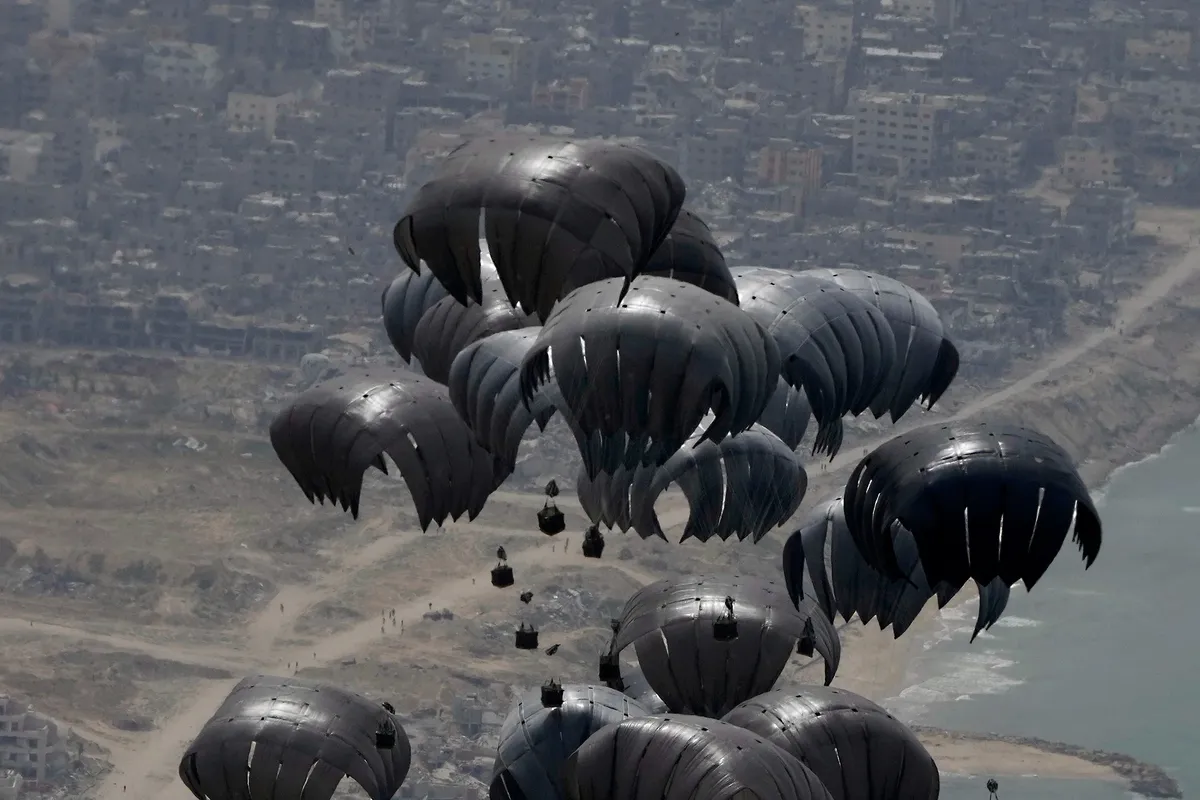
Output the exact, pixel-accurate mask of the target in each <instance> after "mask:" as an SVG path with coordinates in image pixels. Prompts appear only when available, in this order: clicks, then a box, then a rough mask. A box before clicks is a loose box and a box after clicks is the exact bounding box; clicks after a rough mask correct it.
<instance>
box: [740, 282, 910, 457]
mask: <svg viewBox="0 0 1200 800" xmlns="http://www.w3.org/2000/svg"><path fill="white" fill-rule="evenodd" d="M733 277H734V281H735V282H736V283H737V287H738V295H739V297H740V298H741V307H742V308H743V309H745V311H746V313H747V314H749V315H750V316H751V317H752V318H754V319H755V320H756V321H757V322H758V323H759V324H760V325H762V326H763V327H764V328H766V329H767V331H768V332H769V333H770V334H771V336H772V337H773V338H774V339H775V343H776V344H777V345H778V347H779V353H780V357H781V359H782V367H781V372H780V374H781V375H782V376H783V378H784V380H786V381H787V383H788V384H789V385H791V386H793V387H796V388H803V389H804V392H805V394H806V396H807V397H808V401H809V405H810V406H811V407H812V413H813V416H815V417H816V418H817V422H818V423H819V425H820V426H821V427H822V428H827V427H828V426H830V425H833V424H834V423H835V421H837V420H840V418H841V417H842V416H843V415H844V414H847V413H851V414H860V413H862V412H863V411H865V410H866V409H867V408H868V407H869V405H870V403H871V402H872V401H873V400H874V399H875V398H876V397H877V396H878V395H879V393H880V392H881V391H883V390H884V388H885V382H886V380H887V378H888V375H889V374H890V373H891V370H892V365H893V364H894V363H895V360H896V341H895V338H894V337H893V334H892V329H891V327H890V326H889V325H888V321H887V319H886V318H885V317H884V315H883V313H882V312H880V311H879V309H877V308H875V307H874V306H873V305H871V304H870V303H867V302H866V301H864V300H862V299H861V298H859V297H858V296H856V295H855V294H854V293H852V292H849V291H847V290H845V289H842V288H841V287H839V286H836V285H834V284H832V283H830V282H829V281H827V280H820V279H818V278H814V277H811V276H808V275H806V274H805V273H802V272H792V271H788V270H781V269H767V268H764V267H744V268H741V269H736V270H733ZM830 436H831V434H830V433H829V432H828V431H825V432H824V433H823V435H822V436H821V441H822V442H825V441H828V440H829V438H830Z"/></svg>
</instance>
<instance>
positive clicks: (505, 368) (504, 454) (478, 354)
mask: <svg viewBox="0 0 1200 800" xmlns="http://www.w3.org/2000/svg"><path fill="white" fill-rule="evenodd" d="M537 336H538V329H536V328H522V329H520V330H514V331H504V332H501V333H496V334H493V335H491V336H488V337H487V338H485V339H481V340H479V341H477V342H475V343H473V344H470V345H468V346H467V347H465V348H463V350H462V352H460V353H459V354H458V355H457V356H455V357H454V363H453V364H451V365H450V375H449V379H448V381H447V387H448V389H449V391H450V401H451V402H452V403H453V404H454V408H455V409H456V410H457V411H458V413H459V416H461V417H462V418H463V419H464V420H465V421H466V423H467V425H468V426H470V428H471V430H472V431H474V432H475V439H476V440H477V441H478V442H479V443H480V444H481V445H483V447H484V448H486V449H487V450H488V452H490V453H492V454H493V455H495V456H496V458H497V459H498V460H499V461H500V463H501V464H503V465H504V467H505V469H506V470H507V471H509V472H511V471H512V470H513V469H514V468H515V466H516V463H517V454H518V450H519V449H520V447H521V439H522V438H523V437H524V436H525V432H526V431H527V430H528V429H529V426H530V424H532V423H534V422H536V423H537V425H538V428H539V429H540V430H545V429H546V425H547V424H548V423H549V422H550V419H551V417H553V416H554V410H555V400H556V399H557V398H558V387H557V386H556V385H554V382H553V381H550V382H549V383H548V384H547V385H546V386H544V387H543V388H542V390H541V391H540V392H538V393H537V394H536V395H535V396H534V397H533V398H532V401H531V402H530V403H529V404H528V405H526V404H525V402H524V400H523V399H522V397H521V360H522V359H523V358H524V357H525V354H526V353H527V352H529V349H530V348H531V347H533V344H534V342H535V341H537Z"/></svg>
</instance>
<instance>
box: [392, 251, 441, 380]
mask: <svg viewBox="0 0 1200 800" xmlns="http://www.w3.org/2000/svg"><path fill="white" fill-rule="evenodd" d="M447 296H448V295H447V293H446V287H444V286H442V284H440V283H438V280H437V278H436V277H435V276H434V274H433V273H432V272H430V271H429V270H426V271H424V272H422V273H420V274H418V273H416V272H413V271H411V270H405V271H404V272H401V273H400V274H399V275H398V276H397V277H396V279H395V280H393V281H392V282H391V283H390V284H388V287H387V288H386V289H384V290H383V328H384V330H385V331H386V332H387V337H388V341H390V342H391V343H392V347H394V348H395V349H396V352H397V353H399V354H400V357H401V358H403V359H404V361H405V362H406V363H407V362H409V361H412V357H413V352H412V349H413V339H414V338H415V337H416V334H417V325H418V324H420V322H421V317H423V316H425V312H427V311H428V310H429V309H431V308H433V307H434V306H435V305H437V304H438V302H440V301H441V300H442V299H443V298H444V297H447Z"/></svg>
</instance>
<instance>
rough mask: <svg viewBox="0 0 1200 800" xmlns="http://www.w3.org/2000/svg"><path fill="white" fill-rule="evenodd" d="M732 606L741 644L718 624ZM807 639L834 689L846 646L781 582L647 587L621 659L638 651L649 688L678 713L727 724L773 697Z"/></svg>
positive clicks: (637, 599) (718, 580)
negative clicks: (731, 714)
mask: <svg viewBox="0 0 1200 800" xmlns="http://www.w3.org/2000/svg"><path fill="white" fill-rule="evenodd" d="M726 598H732V600H733V614H734V617H735V618H736V620H737V636H736V638H734V639H732V640H725V641H722V640H721V639H720V638H719V637H718V636H717V635H716V630H715V627H714V623H716V622H717V621H718V620H720V619H722V618H724V617H725V616H726V615H727V608H726ZM802 639H806V640H809V641H810V642H811V643H812V644H813V649H814V650H815V651H816V652H817V653H819V654H820V655H821V657H822V658H823V659H824V660H825V680H826V682H829V681H832V680H833V676H834V675H835V674H836V672H837V667H838V662H839V660H840V659H841V652H842V646H841V641H840V640H839V639H838V636H837V631H835V630H834V628H833V624H832V623H830V621H829V620H828V619H826V618H825V616H824V615H823V614H822V613H821V611H820V610H819V609H818V608H817V607H816V606H815V604H812V603H811V602H807V601H805V602H802V603H801V606H800V608H799V609H797V608H795V607H793V606H792V604H791V603H790V602H788V599H787V597H786V595H785V594H784V591H783V588H782V587H777V586H776V584H775V583H774V582H773V581H763V580H759V579H755V578H743V577H740V576H736V575H733V576H721V577H705V578H697V579H688V580H681V581H669V580H664V581H658V582H655V583H652V584H650V585H649V586H644V587H642V588H641V589H639V590H638V591H637V592H635V593H634V594H633V596H632V597H630V598H629V600H628V601H627V602H626V603H625V608H624V609H623V610H622V612H621V617H620V619H619V622H618V627H617V632H616V638H615V640H614V642H613V652H614V653H620V652H621V651H622V650H624V649H625V648H626V647H628V646H629V645H631V644H632V645H633V646H634V649H635V651H636V653H637V660H638V666H639V667H640V668H641V670H642V672H643V673H644V674H645V677H646V682H647V683H648V684H649V685H650V687H651V688H652V689H654V691H655V692H657V693H658V695H659V697H661V698H662V700H663V702H664V703H666V704H667V707H668V708H669V709H671V710H672V711H673V712H675V713H694V714H700V715H702V716H710V717H719V716H721V715H722V714H724V713H725V712H727V711H729V709H731V708H733V707H734V706H736V705H737V704H738V703H741V702H742V701H744V700H747V699H749V698H751V697H753V696H755V695H757V694H762V693H763V692H766V691H770V689H771V687H772V686H774V685H775V681H776V680H777V679H778V678H779V675H780V674H781V673H782V672H783V668H784V667H785V666H787V663H788V661H789V659H790V658H791V656H792V653H793V652H794V651H795V648H796V644H797V642H798V641H800V640H802Z"/></svg>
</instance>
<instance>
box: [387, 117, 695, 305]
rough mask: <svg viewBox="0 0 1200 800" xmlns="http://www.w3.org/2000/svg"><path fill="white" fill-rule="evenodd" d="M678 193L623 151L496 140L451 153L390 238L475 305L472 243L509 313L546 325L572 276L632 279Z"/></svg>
mask: <svg viewBox="0 0 1200 800" xmlns="http://www.w3.org/2000/svg"><path fill="white" fill-rule="evenodd" d="M685 193H686V190H685V188H684V185H683V180H682V179H681V178H680V177H679V174H678V173H677V172H676V171H675V170H674V169H672V168H671V167H669V166H668V165H667V164H665V163H664V162H662V161H660V160H659V159H657V158H655V157H654V156H652V155H650V154H649V153H647V152H646V151H644V150H641V149H638V148H636V147H632V146H630V145H626V144H619V143H616V142H611V141H601V140H595V139H592V140H589V139H583V140H568V139H556V138H549V137H541V136H532V137H531V136H520V135H514V134H506V135H502V136H498V137H493V138H488V139H476V140H474V141H471V142H468V143H467V144H464V145H462V146H460V147H458V148H457V149H455V150H453V151H451V153H450V154H449V155H448V156H447V157H446V159H445V160H444V161H443V162H442V165H441V168H440V170H439V171H438V173H437V175H436V177H434V178H433V179H432V180H431V181H429V182H428V183H426V184H425V185H424V186H422V187H421V188H420V189H419V190H418V191H417V193H416V196H415V197H414V198H413V200H412V202H411V203H409V206H408V208H407V209H406V210H405V212H404V215H403V216H402V217H401V218H400V221H399V222H397V223H396V227H395V230H393V232H392V238H393V241H394V243H395V245H396V250H397V251H398V252H399V253H400V256H401V258H403V259H404V261H405V263H406V264H408V266H409V267H410V268H411V269H412V270H413V271H415V272H419V271H420V270H421V269H422V266H423V264H427V265H428V267H429V269H430V271H432V272H433V274H434V275H435V276H437V279H438V280H439V281H440V282H441V283H442V285H443V286H445V287H446V289H447V290H448V291H449V293H450V295H451V296H452V297H454V298H455V299H456V300H458V302H460V303H462V304H464V305H465V304H466V302H467V300H475V301H476V302H478V301H479V300H480V299H481V298H482V286H481V282H480V275H479V270H480V266H479V265H480V240H481V239H482V240H483V241H485V242H486V247H487V250H488V251H489V253H490V255H491V258H492V260H493V262H494V263H495V266H496V270H497V272H498V273H499V275H500V280H501V282H502V283H503V284H504V287H505V290H506V292H507V295H508V298H509V300H510V301H511V302H512V304H513V305H520V306H521V308H523V309H524V310H525V311H526V312H527V313H530V314H533V313H536V314H538V316H539V317H540V318H542V319H546V318H547V316H548V315H549V313H550V309H551V308H552V307H553V305H554V303H555V301H557V300H558V298H559V297H561V296H562V294H563V291H562V290H563V288H564V286H565V285H566V284H567V282H568V280H569V278H570V276H571V275H572V274H573V273H574V272H575V271H576V270H580V271H581V272H582V274H586V275H593V274H596V275H605V276H612V275H618V276H621V279H622V280H623V281H625V282H628V281H629V280H630V279H632V278H634V277H635V276H637V274H638V272H639V271H640V270H641V269H642V268H643V267H644V266H645V264H646V262H647V261H648V260H649V258H650V257H651V256H652V255H653V254H654V252H655V251H656V250H657V249H658V247H659V245H660V244H661V243H662V241H663V239H664V238H666V236H667V233H668V232H669V231H670V230H671V226H672V225H674V223H675V218H676V217H677V216H678V214H679V210H680V208H681V207H682V206H683V199H684V195H685Z"/></svg>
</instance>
